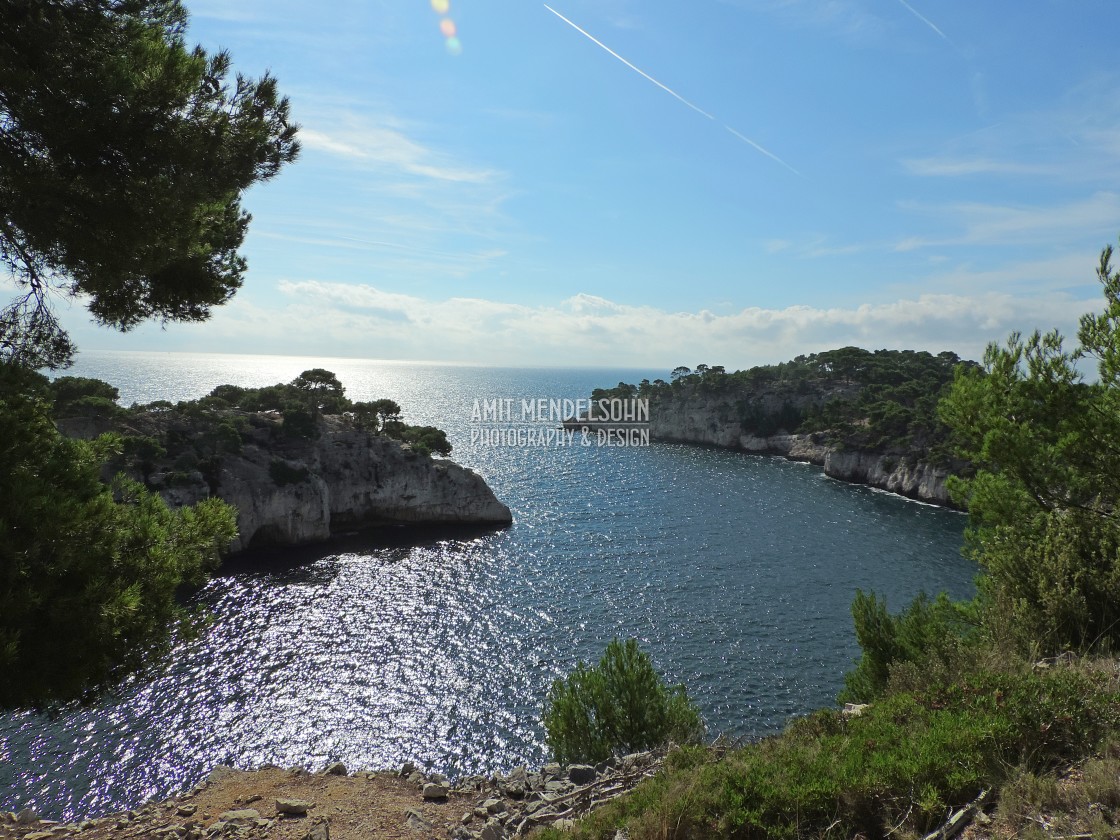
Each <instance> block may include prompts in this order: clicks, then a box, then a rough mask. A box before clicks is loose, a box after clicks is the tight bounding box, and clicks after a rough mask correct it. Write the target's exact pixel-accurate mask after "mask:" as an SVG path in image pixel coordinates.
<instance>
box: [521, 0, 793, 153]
mask: <svg viewBox="0 0 1120 840" xmlns="http://www.w3.org/2000/svg"><path fill="white" fill-rule="evenodd" d="M542 5H543V6H544V7H545V8H546V9H548V10H549V11H550V12H552V13H553V14H554V15H556V17H558V18H560V20H562V21H564V23H566V24H568V26H570V27H572V29H574V30H575V31H576V32H578V33H579V34H580V35H582V36H584V37H585V38H587V39H589V40H590V41H591V42H592V43H594V44H597V45H598V46H600V47H602V48H603V49H604V50H606V51H607V52H609V53H610V54H611V55H613V56H614V57H615V58H617V59H618V60H619V61H621V62H622V63H623V64H625V65H626V66H627V67H629V68H630V69H631V70H633V71H634V72H635V73H637V74H638V75H640V76H642V77H643V78H645V79H648V80H649V81H651V82H653V83H654V84H655V85H657V86H658V87H659V88H661V89H662V90H663V91H665V92H666V93H667V94H669V95H670V96H672V97H674V98H675V99H678V100H680V101H681V102H683V103H684V104H685V105H687V106H688V107H689V108H691V109H692V110H693V111H695V112H696V113H698V114H701V115H703V116H705V117H707V118H708V119H710V120H712V121H716V118H715V117H713V116H712V115H711V114H709V113H708V112H707V111H705V110H704V109H703V108H700V107H698V106H696V105H693V104H692V103H691V102H689V101H688V100H687V99H685V98H684V97H683V96H681V95H680V94H679V93H677V92H676V91H675V90H673V89H672V88H670V87H668V86H667V85H663V84H661V82H659V81H657V79H655V78H653V76H651V75H650V74H649V73H647V72H645V71H644V70H642V69H641V68H640V67H635V66H634V65H633V64H631V63H630V62H629V61H627V60H626V59H625V58H623V57H622V56H620V55H619V54H618V53H616V52H615V51H614V50H612V49H611V48H610V47H608V46H607V45H606V44H604V43H603V42H602V41H600V40H599V39H598V38H596V37H595V36H594V35H592V34H591V33H590V32H588V31H586V30H584V29H581V28H580V27H578V26H576V24H574V23H572V21H570V20H568V19H567V18H566V17H564V16H563V15H562V14H560V13H559V12H558V11H556V10H555V9H554V8H552V7H551V6H550V5H548V4H547V3H544V4H542ZM723 127H724V128H726V129H727V130H728V131H730V132H731V133H732V134H733V135H735V136H736V137H738V138H739V139H740V140H742V141H743V142H744V143H746V144H747V145H749V146H751V147H752V148H754V149H756V150H757V151H759V152H761V153H762V154H764V155H766V157H768V158H770V159H771V160H774V161H777V162H778V163H780V164H781V165H782V166H784V167H785V168H786V169H788V170H790V171H791V172H793V173H795V174H797V175H801V173H800V172H798V171H797V170H796V169H794V168H793V167H792V166H790V165H789V164H788V163H786V162H785V161H784V160H782V159H781V158H780V157H778V156H777V155H776V154H774V153H773V152H771V151H769V150H768V149H765V148H763V147H762V146H760V145H759V144H758V143H756V142H754V141H753V140H751V139H750V138H749V137H747V136H745V135H743V134H740V133H739V132H738V131H736V130H735V129H733V128H732V127H731V126H729V125H727V124H726V123H724V124H723Z"/></svg>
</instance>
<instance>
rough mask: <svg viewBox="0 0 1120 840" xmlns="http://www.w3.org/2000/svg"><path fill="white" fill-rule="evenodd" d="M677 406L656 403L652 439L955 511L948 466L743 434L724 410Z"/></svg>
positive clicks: (810, 439) (813, 438)
mask: <svg viewBox="0 0 1120 840" xmlns="http://www.w3.org/2000/svg"><path fill="white" fill-rule="evenodd" d="M676 408H677V407H676V406H663V405H661V404H656V403H655V404H654V406H653V407H652V408H651V412H650V414H651V416H650V421H651V422H650V437H651V439H653V440H660V441H665V442H675V443H692V444H703V445H706V446H719V447H724V448H726V449H735V450H739V451H742V452H749V453H751V454H754V455H780V456H782V457H783V458H786V459H788V460H790V461H803V462H806V463H810V464H816V465H817V466H820V467H823V468H824V472H825V475H827V476H829V477H831V478H835V479H838V480H840V481H848V482H852V483H855V484H866V485H869V486H871V487H876V488H879V489H881V490H887V491H889V492H891V493H898V494H899V495H900V496H906V497H908V498H911V499H917V500H919V501H922V502H928V503H930V504H935V505H942V506H945V507H955V505H954V504H953V502H952V500H951V499H950V498H949V491H948V488H947V487H946V482H947V481H948V479H949V476H950V475H951V474H952V472H953V471H952V469H950V468H948V467H944V466H937V465H934V464H930V463H927V462H924V461H922V460H921V459H920V458H917V457H915V456H913V455H909V454H907V453H890V452H870V451H861V450H857V449H846V448H843V447H840V446H836V445H834V444H831V443H829V442H827V441H826V439H825V437H824V435H821V434H775V435H771V436H769V437H759V436H756V435H752V434H750V433H745V432H744V431H743V428H742V424H741V423H740V422H739V421H738V420H737V419H735V418H734V417H732V416H729V414H728V412H726V411H717V410H712V411H704V410H703V409H704V408H706V406H701V407H700V408H699V409H697V408H696V407H692V408H691V409H690V410H687V411H682V410H673V409H676ZM720 408H721V409H722V408H724V407H723V406H720ZM658 409H661V410H660V411H659V410H658ZM666 409H668V410H666Z"/></svg>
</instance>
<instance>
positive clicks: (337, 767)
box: [323, 761, 346, 776]
mask: <svg viewBox="0 0 1120 840" xmlns="http://www.w3.org/2000/svg"><path fill="white" fill-rule="evenodd" d="M323 772H325V773H327V774H328V775H331V776H345V775H346V765H345V764H343V763H342V762H341V761H336V762H335V763H334V764H332V765H330V766H329V767H328V768H327V769H326V770H324V771H323Z"/></svg>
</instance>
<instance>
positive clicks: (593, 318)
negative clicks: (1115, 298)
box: [75, 281, 1096, 370]
mask: <svg viewBox="0 0 1120 840" xmlns="http://www.w3.org/2000/svg"><path fill="white" fill-rule="evenodd" d="M280 292H281V294H282V296H283V298H284V302H283V303H281V304H280V305H279V306H270V307H267V308H265V307H263V306H260V305H258V304H255V303H252V302H250V301H249V300H248V299H246V298H238V299H235V300H234V301H233V302H232V303H230V304H229V305H228V306H226V307H223V309H222V310H221V311H220V312H217V313H216V314H215V317H214V319H213V320H212V321H211V322H208V323H206V324H200V325H189V326H188V325H172V326H171V327H169V328H168V330H167V331H166V332H163V333H160V334H159V338H158V339H156V340H155V341H152V339H151V338H149V339H148V341H149V342H150V343H158V345H159V346H160V348H161V349H181V350H221V351H225V352H243V353H281V354H286V355H308V356H351V357H358V358H378V359H413V360H433V361H460V362H472V363H478V364H504V365H512V366H517V365H554V366H576V365H610V366H645V367H663V368H665V369H666V370H669V369H671V368H672V367H675V366H676V365H678V364H687V365H694V364H697V363H699V362H707V363H709V364H724V365H726V366H727V367H729V368H733V367H745V366H750V365H754V364H761V363H769V362H778V361H783V360H786V359H789V358H792V357H794V356H796V355H799V354H801V353H808V352H814V351H818V350H825V349H829V348H834V347H840V346H844V345H849V344H854V345H858V346H863V347H867V348H869V349H879V348H883V347H888V348H910V349H920V350H929V351H931V352H938V351H941V350H946V349H948V350H953V351H955V352H957V353H960V354H961V355H962V356H966V357H972V358H977V357H979V355H980V354H981V353H982V352H983V348H984V346H985V345H986V344H987V342H989V341H992V340H1002V339H1003V338H1004V337H1005V336H1006V335H1007V334H1008V333H1009V332H1011V331H1012V330H1020V331H1030V330H1033V329H1035V328H1039V329H1049V328H1052V327H1058V328H1060V329H1062V330H1063V331H1064V332H1066V333H1067V334H1068V333H1071V332H1072V331H1073V330H1074V328H1075V326H1076V321H1077V317H1078V316H1079V315H1080V314H1081V313H1082V312H1085V311H1088V310H1089V309H1092V308H1094V307H1095V306H1096V302H1095V301H1093V300H1085V299H1078V298H1077V297H1076V296H1073V295H1070V294H1063V293H1045V294H1040V295H1037V296H1034V297H1023V296H1012V295H1010V294H1006V293H998V292H977V293H974V294H924V295H918V296H913V295H911V296H900V297H899V298H897V299H895V300H892V301H886V302H880V303H867V304H863V305H859V306H854V307H847V308H845V307H832V308H824V307H816V306H790V307H786V308H783V309H766V308H761V307H749V308H745V309H742V310H739V311H737V312H731V313H726V314H717V313H713V312H710V311H707V310H701V311H696V312H685V311H676V312H674V311H668V310H664V309H658V308H655V307H652V306H644V305H633V304H623V303H618V302H615V301H610V300H606V299H604V298H601V297H596V296H594V295H588V294H583V293H579V294H575V295H573V296H572V297H570V298H568V299H566V300H563V301H559V302H556V303H552V304H545V305H532V306H530V305H525V304H520V303H510V302H505V301H500V300H488V299H483V298H470V297H449V298H445V299H438V300H432V299H426V298H422V297H419V296H416V295H410V294H403V293H400V292H390V291H386V290H384V289H379V288H377V287H375V286H370V285H349V284H342V283H328V282H321V281H302V282H285V283H282V284H281V285H280ZM140 332H141V335H139V336H137V339H138V340H140V341H143V340H144V335H143V333H144V330H141V331H140ZM149 332H151V331H149ZM75 337H76V338H77V339H78V341H79V344H80V345H81V346H83V347H90V348H96V347H100V348H117V349H120V348H122V347H127V346H128V345H127V344H126V343H125V342H124V340H123V339H119V338H116V337H114V335H113V334H112V333H108V332H105V331H102V332H98V333H92V332H91V333H90V335H89V336H87V335H76V336H75ZM133 346H135V345H133Z"/></svg>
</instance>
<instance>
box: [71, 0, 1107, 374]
mask: <svg viewBox="0 0 1120 840" xmlns="http://www.w3.org/2000/svg"><path fill="white" fill-rule="evenodd" d="M187 4H188V8H189V9H190V11H191V14H192V19H191V27H190V30H189V33H188V37H189V38H191V39H192V40H195V41H198V42H200V43H201V44H203V45H204V46H206V47H207V48H216V47H218V46H221V47H224V48H228V49H229V50H230V51H231V53H232V55H233V57H234V61H235V64H236V69H238V70H239V71H241V72H244V73H247V74H250V75H252V74H257V73H260V72H263V70H265V69H266V68H267V69H269V70H270V71H271V72H272V73H273V74H274V75H275V76H276V77H277V78H278V79H279V82H280V86H281V89H282V91H283V92H284V93H285V94H287V95H288V96H290V97H291V100H292V108H293V114H294V115H295V118H296V119H297V120H298V121H299V122H300V123H301V124H302V125H303V132H302V140H303V144H304V149H305V151H304V154H303V157H302V159H301V160H300V161H298V162H297V163H296V164H295V165H293V166H292V167H290V168H289V169H288V170H286V171H285V172H283V173H281V175H280V177H278V178H277V179H275V180H274V181H273V182H271V183H269V184H267V185H263V186H261V187H259V188H254V190H253V191H252V192H251V193H250V194H249V195H248V196H247V197H246V200H245V204H246V207H247V208H248V209H249V210H250V211H251V212H252V213H253V216H254V219H253V222H252V225H251V228H250V233H249V237H248V239H247V241H246V248H245V254H246V256H247V258H248V260H249V265H250V270H249V274H248V276H247V281H246V284H245V287H244V288H243V289H242V290H241V291H240V292H239V293H238V295H237V297H236V298H235V299H234V301H233V302H232V303H230V304H229V305H227V306H225V307H223V308H220V309H218V310H215V313H214V316H213V318H212V320H211V321H209V322H207V323H204V324H195V325H189V326H188V325H169V326H168V327H167V329H166V330H161V329H160V328H159V327H158V326H151V325H149V326H145V327H142V328H140V329H137V330H135V331H134V332H133V333H130V334H127V335H124V336H121V335H119V334H116V333H112V332H109V331H107V330H99V329H95V328H93V327H91V326H87V324H86V321H87V319H86V317H85V316H84V313H82V312H81V311H80V310H79V309H78V308H73V309H71V310H70V311H69V312H67V313H64V319H65V322H66V323H67V324H68V325H69V326H70V327H71V329H72V331H73V333H74V337H75V339H76V340H77V341H78V343H79V347H81V348H85V349H151V350H166V349H179V350H196V351H216V352H246V353H284V354H302V355H318V356H338V355H345V356H355V357H366V358H384V359H416V360H456V361H467V362H478V363H482V364H509V363H519V364H531V365H542V364H543V365H565V364H581V365H582V364H601V365H612V366H614V365H620V364H626V365H635V366H663V367H664V366H669V367H671V366H675V365H677V364H682V363H683V364H694V363H697V362H701V361H704V362H707V363H709V364H724V365H726V366H728V367H741V366H747V365H751V364H757V363H764V362H774V361H781V360H782V359H785V358H790V357H792V356H795V355H798V354H801V353H807V352H812V351H814V350H821V349H827V348H829V347H834V346H840V345H844V344H857V345H860V346H864V347H868V348H871V349H877V348H879V347H894V348H904V347H913V348H915V349H927V350H931V351H940V350H944V349H949V350H954V351H956V352H958V353H960V354H961V355H963V356H969V357H976V356H977V355H979V353H980V352H982V350H983V347H984V345H985V344H986V343H987V342H988V341H992V340H1000V339H1002V338H1003V337H1005V336H1006V334H1007V333H1008V332H1010V331H1012V330H1022V331H1029V330H1032V329H1034V328H1041V329H1047V328H1050V327H1058V328H1060V329H1062V330H1063V331H1064V332H1066V333H1067V334H1069V333H1072V332H1073V330H1074V329H1075V328H1076V319H1077V316H1078V315H1079V314H1080V313H1081V312H1084V311H1088V310H1089V309H1093V308H1096V307H1097V306H1098V301H1099V299H1100V298H1099V293H1098V289H1097V287H1096V283H1095V279H1094V275H1093V268H1094V266H1095V264H1096V260H1097V255H1098V254H1099V252H1100V249H1101V248H1102V247H1103V246H1104V245H1106V244H1108V243H1114V242H1116V238H1117V234H1118V233H1120V71H1117V70H1115V68H1114V67H1113V62H1111V61H1110V59H1109V56H1110V55H1111V43H1110V38H1109V33H1110V31H1111V27H1110V25H1109V24H1110V23H1112V22H1113V18H1114V7H1113V4H1112V0H1086V2H1085V3H1083V4H1079V6H1078V9H1077V11H1076V13H1074V12H1071V11H1069V10H1068V9H1067V8H1066V7H1062V6H1060V5H1057V4H1053V5H1046V6H1040V7H1038V8H1035V9H1033V10H1032V13H1031V14H1029V15H1008V14H1006V13H1005V12H1003V11H1001V10H999V9H996V8H993V7H991V6H990V5H989V4H954V5H952V6H948V7H945V6H940V7H938V8H937V10H936V12H931V10H930V9H929V8H928V4H922V3H918V2H915V0H899V2H898V3H897V4H889V5H884V4H882V3H879V2H872V0H783V2H774V0H704V2H700V3H694V4H678V3H669V2H665V0H653V1H652V2H651V0H646V2H641V3H639V2H637V0H563V3H562V6H558V5H556V4H555V3H552V2H550V3H549V4H547V5H538V4H514V5H503V6H502V7H501V8H498V7H493V6H491V5H490V4H468V3H465V2H464V3H460V2H458V0H440V2H439V5H438V7H437V6H436V5H433V4H432V3H431V2H429V3H423V2H417V3H408V4H402V3H399V2H395V0H339V2H338V3H337V4H335V5H334V6H332V12H331V14H329V15H323V14H316V13H315V12H314V10H312V9H309V8H308V7H307V6H306V4H303V3H298V2H296V0H269V2H265V0H243V2H241V3H239V4H238V7H237V9H236V10H231V8H230V7H229V5H228V4H226V3H223V2H219V0H187ZM558 18H559V20H558ZM448 20H453V21H454V37H455V44H454V49H452V46H450V45H449V44H448V43H447V41H448V38H450V37H452V36H448V35H447V32H448V31H450V28H449V26H448V24H447V23H446V21H448ZM577 21H578V25H577V23H576V22H577ZM562 23H563V24H565V25H561V24H562ZM433 28H435V29H438V30H439V31H441V32H442V33H443V35H444V36H445V37H444V38H438V37H435V36H434V35H433V31H434V29H433ZM573 30H575V32H573ZM577 33H578V34H579V35H582V36H583V38H582V39H581V38H578V37H576V34H577ZM591 33H594V35H592V34H591ZM588 40H590V41H591V42H592V43H594V44H595V45H596V46H597V47H599V50H590V49H588V48H587V46H586V45H587V41H588ZM603 52H606V53H607V54H609V55H610V56H611V57H612V60H609V61H608V60H604V59H605V56H603ZM624 56H625V57H624ZM620 64H621V65H623V66H624V67H625V68H626V69H625V70H624V69H623V66H620ZM662 79H664V80H671V84H669V85H667V84H665V83H664V82H663V81H660V80H662ZM666 94H669V95H670V96H666ZM673 100H677V101H673ZM697 103H702V105H703V107H701V105H700V104H697ZM682 104H683V105H685V106H687V109H688V110H686V109H685V108H681V107H680V106H681V105H682ZM698 116H703V117H705V118H706V119H698V118H697V117H698ZM712 124H714V125H715V126H716V127H722V128H724V129H725V130H724V131H712ZM739 127H742V128H746V129H747V131H743V132H741V131H740V130H738V129H739ZM748 135H749V136H748ZM744 144H746V145H747V146H749V147H750V149H751V150H753V151H756V152H758V154H752V153H750V152H749V151H748V153H746V154H744V151H745V150H744ZM779 153H780V156H779ZM787 161H792V162H794V163H796V169H795V168H794V167H793V166H792V165H791V164H790V163H789V162H787ZM775 164H779V165H775ZM791 170H792V171H793V172H796V173H798V174H799V175H801V176H802V177H800V178H791V177H790V174H791Z"/></svg>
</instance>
